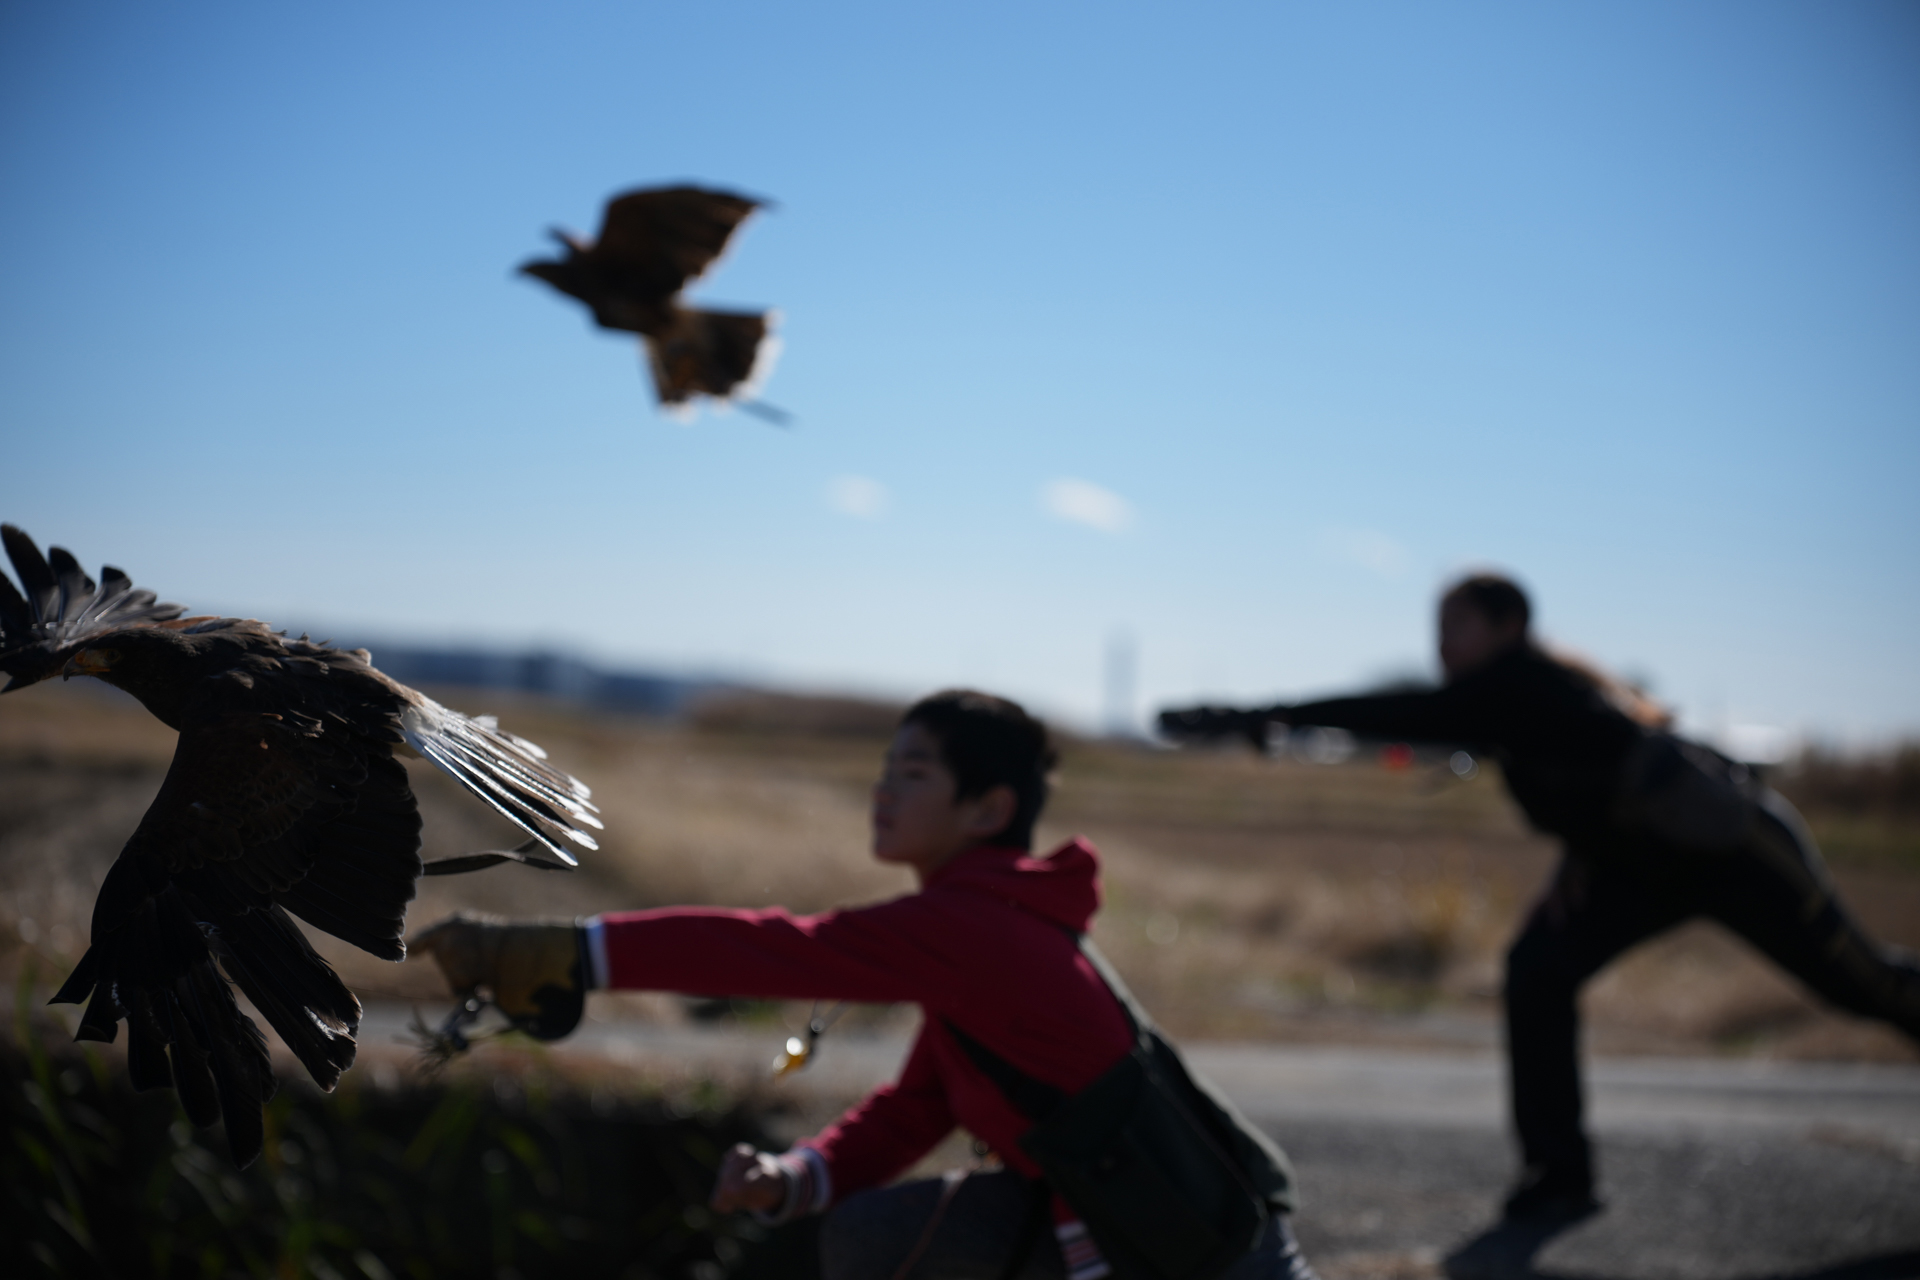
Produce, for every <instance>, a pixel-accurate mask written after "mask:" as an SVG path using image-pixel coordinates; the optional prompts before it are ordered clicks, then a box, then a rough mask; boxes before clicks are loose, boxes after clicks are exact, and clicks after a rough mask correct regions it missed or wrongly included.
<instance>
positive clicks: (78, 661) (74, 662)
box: [60, 649, 113, 680]
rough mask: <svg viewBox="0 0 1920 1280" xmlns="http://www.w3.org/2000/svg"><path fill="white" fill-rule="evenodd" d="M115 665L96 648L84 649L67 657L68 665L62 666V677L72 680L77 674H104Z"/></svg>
mask: <svg viewBox="0 0 1920 1280" xmlns="http://www.w3.org/2000/svg"><path fill="white" fill-rule="evenodd" d="M112 667H113V664H112V663H110V662H108V661H107V660H106V658H105V656H104V655H102V654H101V653H100V652H99V651H98V650H95V649H82V650H81V651H80V652H78V653H76V654H74V655H73V656H72V657H71V658H68V659H67V665H66V666H64V667H62V668H60V678H61V679H62V680H71V679H73V678H74V677H75V676H103V675H105V674H106V673H107V672H108V671H110V670H111V669H112Z"/></svg>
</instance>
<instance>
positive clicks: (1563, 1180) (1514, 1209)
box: [1504, 1169, 1606, 1226]
mask: <svg viewBox="0 0 1920 1280" xmlns="http://www.w3.org/2000/svg"><path fill="white" fill-rule="evenodd" d="M1605 1207H1606V1206H1604V1205H1602V1204H1601V1203H1600V1201H1599V1200H1597V1199H1596V1198H1595V1197H1594V1194H1593V1182H1592V1180H1591V1179H1589V1178H1587V1177H1583V1176H1580V1175H1573V1174H1564V1173H1555V1172H1553V1171H1552V1170H1548V1169H1529V1170H1527V1171H1526V1172H1525V1173H1524V1174H1522V1175H1520V1182H1519V1185H1517V1186H1516V1187H1514V1189H1513V1191H1512V1193H1511V1194H1509V1195H1508V1196H1507V1203H1506V1206H1505V1210H1504V1217H1505V1219H1506V1221H1508V1222H1511V1223H1524V1224H1527V1225H1538V1226H1548V1225H1559V1226H1567V1225H1570V1224H1572V1223H1575V1222H1578V1221H1580V1220H1581V1219H1582V1218H1589V1217H1592V1216H1593V1215H1594V1214H1596V1213H1598V1212H1600V1210H1601V1209H1603V1208H1605Z"/></svg>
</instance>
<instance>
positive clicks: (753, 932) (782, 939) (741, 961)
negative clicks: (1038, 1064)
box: [600, 895, 977, 1004]
mask: <svg viewBox="0 0 1920 1280" xmlns="http://www.w3.org/2000/svg"><path fill="white" fill-rule="evenodd" d="M937 914H939V912H938V911H937V909H935V908H930V907H929V906H928V905H927V904H926V902H925V900H924V899H923V898H922V897H920V896H918V895H916V896H911V897H905V898H896V899H894V900H893V901H891V902H883V903H880V904H878V905H876V906H871V907H858V908H854V909H852V910H847V911H828V912H825V913H823V914H821V915H817V916H796V915H793V914H791V913H789V912H787V911H785V910H782V909H780V908H777V907H776V908H771V909H768V910H764V911H735V910H727V909H723V908H718V907H669V908H664V909H662V910H658V911H627V912H611V913H608V914H606V915H602V916H601V917H600V923H601V928H602V929H603V931H604V936H605V939H606V947H607V985H608V986H609V987H610V988H613V989H615V990H641V991H678V992H681V993H683V994H685V995H696V996H755V997H761V998H765V999H772V1000H822V999H826V1000H858V1001H863V1002H870V1003H875V1004H891V1003H894V1002H896V1001H917V1002H927V1001H929V1000H931V1001H933V1002H934V1003H936V1004H938V1003H940V999H941V996H942V995H947V996H951V995H952V994H954V993H955V992H956V991H957V989H960V988H964V987H965V986H966V985H967V983H966V971H967V967H968V960H969V955H968V952H969V949H970V945H977V943H976V942H974V941H973V939H972V938H971V937H969V936H968V935H967V934H966V933H965V931H963V930H955V929H953V928H951V927H942V926H943V924H944V923H945V922H942V921H935V920H933V919H931V918H930V917H931V916H933V915H937Z"/></svg>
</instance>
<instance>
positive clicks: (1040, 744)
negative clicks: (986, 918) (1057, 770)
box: [900, 689, 1058, 849]
mask: <svg viewBox="0 0 1920 1280" xmlns="http://www.w3.org/2000/svg"><path fill="white" fill-rule="evenodd" d="M900 723H901V724H902V725H909V724H917V725H919V726H920V727H921V728H922V729H925V730H926V731H927V732H928V733H930V734H932V735H933V737H934V740H935V741H936V742H938V743H939V744H940V762H941V763H942V764H944V765H946V766H947V770H948V771H949V772H950V773H952V774H953V781H954V789H953V798H954V799H955V800H972V799H975V798H976V797H979V796H983V795H985V794H986V793H987V792H989V791H991V790H992V789H993V788H995V787H998V786H1008V787H1011V788H1013V794H1014V800H1015V804H1014V810H1013V817H1012V818H1011V819H1010V820H1009V821H1008V822H1007V825H1006V826H1004V827H1002V828H1001V829H1000V830H999V832H997V833H996V834H995V835H993V836H992V837H991V838H990V839H989V840H988V843H990V844H997V845H1005V846H1008V847H1010V848H1014V849H1031V848H1032V847H1033V824H1034V823H1035V822H1037V821H1038V820H1039V818H1040V810H1041V809H1042V808H1044V807H1045V806H1046V803H1047V774H1048V773H1050V772H1052V770H1053V766H1054V762H1055V760H1056V759H1057V758H1058V757H1057V756H1055V754H1054V750H1053V746H1052V744H1051V743H1049V742H1048V740H1047V726H1045V725H1044V724H1041V723H1040V722H1039V721H1038V720H1036V719H1034V718H1033V717H1032V716H1030V715H1028V714H1027V711H1026V708H1024V707H1022V706H1021V705H1020V704H1019V703H1017V702H1011V701H1009V700H1008V699H1006V698H996V697H994V696H993V695H992V694H990V693H980V692H979V691H977V690H974V689H946V690H943V691H941V692H939V693H936V694H934V695H932V696H931V697H926V698H922V699H921V700H920V701H918V702H916V703H914V704H913V705H912V706H911V707H909V708H907V713H906V714H905V715H904V716H901V717H900Z"/></svg>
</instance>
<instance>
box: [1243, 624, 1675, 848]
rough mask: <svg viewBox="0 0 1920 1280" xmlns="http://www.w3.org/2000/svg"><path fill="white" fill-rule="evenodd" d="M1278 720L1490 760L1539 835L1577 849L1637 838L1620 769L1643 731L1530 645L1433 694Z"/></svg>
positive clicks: (1329, 702)
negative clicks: (1621, 808) (1624, 810)
mask: <svg viewBox="0 0 1920 1280" xmlns="http://www.w3.org/2000/svg"><path fill="white" fill-rule="evenodd" d="M1273 714H1274V715H1275V717H1276V718H1278V719H1283V720H1286V721H1287V722H1289V723H1291V724H1296V725H1324V726H1326V727H1328V728H1337V729H1347V730H1350V731H1351V732H1353V733H1357V734H1360V735H1362V736H1365V737H1369V738H1385V739H1404V740H1406V741H1409V742H1428V743H1448V744H1453V745H1457V746H1463V747H1466V748H1468V749H1469V750H1472V751H1474V752H1475V753H1476V754H1486V755H1491V756H1492V757H1493V758H1494V759H1496V760H1498V761H1499V762H1500V767H1501V769H1502V770H1503V771H1504V772H1505V774H1506V779H1507V788H1508V790H1510V791H1511V792H1512V793H1513V798H1514V799H1515V800H1516V801H1518V802H1519V804H1520V807H1521V808H1522V809H1523V810H1525V811H1526V814H1527V817H1528V819H1529V820H1531V821H1532V823H1533V824H1534V826H1536V827H1538V828H1540V829H1541V830H1542V831H1548V832H1552V833H1553V834H1555V835H1558V836H1561V837H1563V838H1564V839H1565V840H1566V841H1567V842H1568V844H1569V845H1571V846H1573V847H1575V848H1576V849H1579V848H1588V847H1598V846H1607V845H1617V844H1618V843H1619V842H1620V841H1622V840H1623V839H1625V840H1631V839H1632V836H1631V834H1630V833H1629V832H1628V830H1627V829H1625V828H1624V827H1622V826H1621V825H1620V823H1619V822H1618V820H1617V819H1616V817H1615V816H1614V815H1615V813H1616V811H1617V807H1618V797H1619V794H1620V783H1621V775H1622V770H1623V768H1624V767H1625V764H1626V761H1627V757H1628V754H1629V753H1630V752H1631V751H1633V749H1634V748H1635V746H1636V745H1638V744H1639V743H1640V742H1641V740H1642V739H1643V737H1644V736H1645V730H1643V729H1642V728H1641V727H1640V726H1639V725H1638V724H1636V723H1635V722H1634V721H1633V720H1632V719H1631V718H1629V717H1628V716H1627V715H1626V713H1625V712H1623V711H1621V710H1620V709H1619V708H1618V707H1616V706H1615V705H1614V704H1613V703H1612V702H1611V701H1609V700H1608V698H1607V696H1606V694H1605V693H1604V692H1603V691H1602V690H1600V689H1599V688H1598V687H1596V686H1595V684H1594V683H1593V681H1592V680H1591V679H1589V678H1588V677H1586V676H1584V675H1582V674H1581V673H1579V672H1577V671H1573V670H1571V669H1569V668H1567V667H1565V666H1563V665H1561V664H1560V663H1558V662H1556V661H1554V660H1553V659H1552V658H1551V657H1549V656H1547V655H1546V654H1544V653H1542V652H1540V651H1539V650H1538V649H1535V648H1533V647H1532V646H1531V645H1522V646H1519V647H1516V648H1514V649H1511V650H1509V651H1507V652H1506V653H1504V654H1502V655H1501V656H1499V657H1498V658H1495V659H1494V660H1493V661H1492V662H1490V663H1488V664H1487V665H1486V666H1484V667H1481V668H1479V669H1478V670H1476V671H1471V672H1468V673H1467V674H1466V675H1463V676H1461V677H1460V678H1459V679H1457V680H1454V681H1452V682H1450V683H1449V684H1447V685H1446V686H1445V687H1443V688H1440V689H1436V690H1433V691H1432V692H1430V693H1390V694H1379V695H1376V696H1372V697H1360V698H1329V699H1326V700H1325V701H1321V702H1305V703H1301V704H1299V705H1297V706H1291V707H1288V706H1281V707H1275V708H1274V709H1273Z"/></svg>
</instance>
